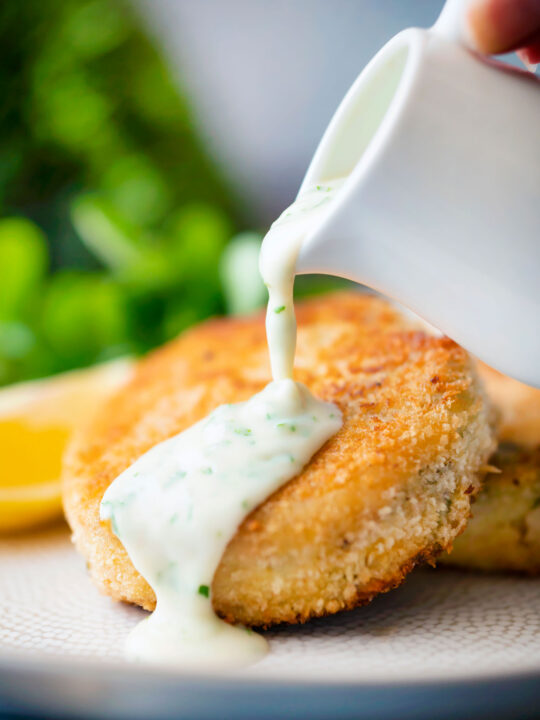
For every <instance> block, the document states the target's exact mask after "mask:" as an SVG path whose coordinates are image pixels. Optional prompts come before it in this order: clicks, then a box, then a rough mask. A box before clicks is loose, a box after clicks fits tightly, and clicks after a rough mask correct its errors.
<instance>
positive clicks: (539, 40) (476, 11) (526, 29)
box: [468, 0, 540, 66]
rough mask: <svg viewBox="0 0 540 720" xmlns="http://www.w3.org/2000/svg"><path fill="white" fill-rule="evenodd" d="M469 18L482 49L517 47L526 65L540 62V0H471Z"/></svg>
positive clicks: (498, 50)
mask: <svg viewBox="0 0 540 720" xmlns="http://www.w3.org/2000/svg"><path fill="white" fill-rule="evenodd" d="M468 20H469V27H470V30H471V33H472V35H473V39H474V42H475V45H476V47H477V48H478V50H479V51H480V52H482V53H485V54H488V55H492V54H496V53H504V52H510V51H512V50H517V51H518V55H519V56H520V58H521V59H522V60H523V62H524V63H525V64H526V65H527V66H531V65H536V64H537V63H539V62H540V0H472V2H471V5H470V8H469V13H468Z"/></svg>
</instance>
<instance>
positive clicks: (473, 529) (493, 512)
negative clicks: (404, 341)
mask: <svg viewBox="0 0 540 720" xmlns="http://www.w3.org/2000/svg"><path fill="white" fill-rule="evenodd" d="M479 372H480V376H481V378H482V380H483V381H484V383H485V386H486V389H487V392H488V394H489V396H490V398H491V399H492V400H493V402H494V404H495V409H496V411H497V415H498V417H499V426H498V435H499V439H500V441H501V444H500V446H499V450H498V451H497V452H496V453H495V455H494V456H493V457H492V458H491V460H490V465H492V466H493V467H494V468H496V469H497V471H496V472H492V473H489V474H488V475H487V476H486V479H485V483H484V485H483V488H482V491H481V493H480V494H479V496H478V498H477V500H476V502H475V504H474V506H473V517H472V519H471V521H470V522H469V525H468V526H467V529H466V531H465V532H464V533H463V535H461V536H460V537H459V538H458V539H457V540H456V542H455V544H454V549H453V551H452V553H451V554H450V555H448V556H441V561H442V562H444V563H448V564H451V565H459V566H461V567H468V568H474V569H480V570H493V571H501V570H508V571H514V572H523V573H529V574H540V390H538V389H536V388H532V387H529V386H527V385H523V383H520V382H517V380H513V379H512V378H509V377H507V376H505V375H501V373H499V372H497V371H496V370H493V369H491V368H489V367H488V366H487V365H483V364H480V365H479Z"/></svg>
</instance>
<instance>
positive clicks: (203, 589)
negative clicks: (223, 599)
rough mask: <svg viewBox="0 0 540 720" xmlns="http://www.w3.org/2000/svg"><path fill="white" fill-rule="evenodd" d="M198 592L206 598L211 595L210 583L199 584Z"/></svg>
mask: <svg viewBox="0 0 540 720" xmlns="http://www.w3.org/2000/svg"><path fill="white" fill-rule="evenodd" d="M197 592H198V593H199V595H202V596H203V597H205V598H207V597H210V588H209V587H208V585H199V589H198V590H197Z"/></svg>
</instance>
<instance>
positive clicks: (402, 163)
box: [296, 29, 540, 387]
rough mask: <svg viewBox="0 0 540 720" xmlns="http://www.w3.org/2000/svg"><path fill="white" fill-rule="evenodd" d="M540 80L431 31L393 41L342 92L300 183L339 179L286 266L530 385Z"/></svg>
mask: <svg viewBox="0 0 540 720" xmlns="http://www.w3.org/2000/svg"><path fill="white" fill-rule="evenodd" d="M539 119H540V82H539V81H538V80H537V79H535V78H534V77H532V76H530V75H528V74H527V73H519V72H510V71H501V70H500V69H499V68H497V67H494V66H493V64H488V63H486V62H482V61H480V60H479V59H478V58H477V57H476V56H475V55H474V54H473V53H471V52H469V51H468V50H467V49H466V48H464V47H463V46H461V45H459V44H456V43H455V42H451V41H449V40H447V39H445V38H444V37H442V36H441V35H440V34H437V33H433V32H431V31H425V30H418V29H410V30H406V31H404V32H403V33H400V34H399V35H397V36H396V37H395V38H393V39H392V40H391V41H390V42H389V43H388V44H387V45H386V46H385V47H384V48H383V49H382V50H381V51H380V52H379V53H378V54H377V55H376V56H375V58H374V59H373V60H372V61H371V62H370V63H369V65H368V66H367V67H366V69H365V70H364V71H363V72H362V74H361V75H360V77H359V78H358V80H357V81H356V82H355V84H354V85H353V86H352V88H351V90H350V91H349V93H348V94H347V95H346V97H345V99H344V100H343V102H342V104H341V105H340V107H339V108H338V110H337V112H336V114H335V116H334V118H333V119H332V121H331V122H330V125H329V127H328V129H327V131H326V133H325V134H324V136H323V139H322V141H321V143H320V145H319V147H318V149H317V151H316V153H315V155H314V158H313V160H312V163H311V165H310V167H309V169H308V172H307V174H306V178H305V180H304V182H303V185H302V188H301V192H302V191H303V190H305V189H307V188H308V187H312V186H314V185H316V184H317V183H320V182H330V181H332V180H333V179H336V178H345V181H344V183H343V184H342V185H341V188H340V190H339V192H338V194H337V195H336V197H335V199H334V200H333V202H332V206H331V208H330V210H329V212H327V213H326V215H325V216H324V218H323V220H322V222H321V224H320V225H319V226H318V227H316V228H315V229H314V230H313V231H312V232H310V234H309V235H308V236H307V237H306V238H305V241H304V243H303V246H302V248H301V251H300V254H299V256H298V259H297V266H296V267H297V272H299V273H306V272H319V273H326V274H333V275H337V276H341V277H345V278H349V279H352V280H355V281H357V282H360V283H363V284H365V285H368V286H369V287H371V288H373V289H375V290H377V291H380V292H382V293H384V294H385V295H388V296H390V297H392V298H394V299H396V300H398V301H399V302H401V303H403V304H404V305H406V306H407V307H409V308H410V309H411V310H413V311H414V312H415V313H417V314H418V315H420V316H421V317H423V318H424V319H425V320H427V321H428V322H429V323H431V324H432V325H435V326H436V327H438V328H439V329H440V330H441V331H442V332H444V333H445V334H447V335H448V336H450V337H451V338H453V339H454V340H456V341H457V342H459V343H460V344H461V345H463V346H464V347H465V348H466V349H467V350H469V351H471V352H472V353H473V354H475V355H477V356H479V357H480V358H481V359H483V360H484V361H485V362H487V363H488V364H489V365H492V366H493V367H495V368H497V369H499V370H500V371H502V372H504V373H506V374H508V375H512V376H514V377H516V378H517V379H519V380H522V381H523V382H526V383H528V384H530V385H535V386H538V387H540V332H539V318H540V283H539V282H538V270H539V267H540V197H539V195H538V188H540V143H539V142H538V120H539Z"/></svg>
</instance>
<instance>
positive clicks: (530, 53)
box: [518, 35, 540, 65]
mask: <svg viewBox="0 0 540 720" xmlns="http://www.w3.org/2000/svg"><path fill="white" fill-rule="evenodd" d="M518 55H519V57H520V58H521V59H522V60H523V62H524V63H525V64H526V65H537V64H538V63H540V35H538V38H537V39H536V40H535V41H534V42H533V43H531V44H530V45H528V46H527V47H525V48H523V49H522V50H518Z"/></svg>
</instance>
